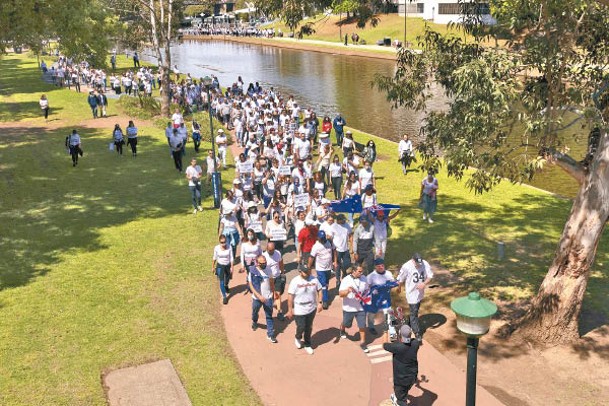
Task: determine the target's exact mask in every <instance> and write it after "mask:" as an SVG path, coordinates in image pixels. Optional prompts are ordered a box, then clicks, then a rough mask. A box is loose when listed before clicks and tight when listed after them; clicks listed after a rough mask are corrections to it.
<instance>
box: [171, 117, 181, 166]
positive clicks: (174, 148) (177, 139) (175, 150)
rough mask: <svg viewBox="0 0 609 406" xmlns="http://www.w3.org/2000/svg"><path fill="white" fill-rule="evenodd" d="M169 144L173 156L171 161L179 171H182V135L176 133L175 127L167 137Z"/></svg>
mask: <svg viewBox="0 0 609 406" xmlns="http://www.w3.org/2000/svg"><path fill="white" fill-rule="evenodd" d="M169 146H170V147H171V155H172V156H173V163H174V164H175V167H176V169H177V170H178V171H179V172H182V146H183V140H182V137H181V136H180V135H179V134H178V130H177V129H176V128H174V129H173V134H171V138H170V139H169Z"/></svg>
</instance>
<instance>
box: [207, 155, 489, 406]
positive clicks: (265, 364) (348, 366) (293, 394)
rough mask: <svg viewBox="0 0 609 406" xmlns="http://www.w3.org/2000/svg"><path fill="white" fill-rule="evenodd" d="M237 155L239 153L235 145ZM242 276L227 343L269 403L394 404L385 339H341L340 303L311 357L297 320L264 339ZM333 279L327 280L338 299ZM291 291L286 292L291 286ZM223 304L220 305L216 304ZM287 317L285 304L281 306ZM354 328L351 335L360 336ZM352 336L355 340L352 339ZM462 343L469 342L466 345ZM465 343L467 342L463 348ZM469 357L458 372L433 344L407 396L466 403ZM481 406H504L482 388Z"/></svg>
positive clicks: (287, 255)
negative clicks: (254, 324) (298, 341)
mask: <svg viewBox="0 0 609 406" xmlns="http://www.w3.org/2000/svg"><path fill="white" fill-rule="evenodd" d="M230 148H231V153H232V155H233V156H237V155H238V154H239V152H241V151H240V148H239V147H238V146H237V144H236V143H233V144H232V145H231V147H230ZM294 256H295V252H294V247H293V246H292V245H290V246H288V247H287V248H286V250H285V251H284V261H285V263H286V270H287V271H288V273H287V275H288V284H289V281H290V280H291V279H292V278H293V277H294V276H296V274H297V272H296V270H295V266H294V264H293V260H294ZM245 286H246V285H245V274H244V273H235V275H234V279H233V280H232V282H231V296H230V301H229V303H228V305H226V306H223V307H222V318H223V320H224V325H225V328H226V332H227V336H228V339H229V342H230V344H231V346H232V348H233V350H234V352H235V355H236V357H237V360H238V361H239V363H240V364H241V367H242V368H243V371H244V372H245V374H246V376H247V377H248V379H249V380H250V382H251V384H252V386H253V388H254V389H255V390H256V392H257V393H258V394H259V396H260V398H261V399H262V401H263V402H264V404H266V405H289V406H298V405H307V406H310V405H323V404H329V405H330V404H331V405H350V406H351V405H362V406H363V405H370V406H377V405H390V404H391V402H390V401H389V396H390V394H391V393H392V392H393V384H392V376H393V375H392V363H391V356H390V354H388V353H387V352H385V351H384V350H383V349H382V340H381V338H375V337H369V340H370V339H371V338H374V340H371V341H370V344H369V349H370V353H368V354H365V353H364V352H362V350H361V349H360V348H359V345H358V342H357V341H356V340H355V338H351V339H347V340H339V339H338V326H339V325H340V320H341V318H342V309H341V300H340V299H339V298H336V299H334V297H333V295H331V298H332V299H334V300H332V302H331V305H330V308H329V309H328V310H326V311H323V312H321V313H319V314H318V315H317V316H316V318H315V322H314V327H313V337H312V343H313V348H314V349H315V354H314V355H308V354H307V353H306V352H304V350H298V349H297V348H296V347H295V345H294V334H295V330H296V327H295V324H294V322H293V321H284V322H280V321H276V323H275V330H276V334H277V340H278V341H279V343H277V344H272V343H271V342H270V341H268V340H267V339H266V330H265V327H264V323H265V320H264V313H263V312H260V313H261V314H260V319H259V325H260V328H259V329H258V330H257V331H252V329H251V327H250V326H251V310H250V309H251V300H252V299H251V295H249V294H245ZM334 286H335V280H334V279H332V280H331V282H330V288H332V289H331V292H332V293H335V289H333V288H334ZM286 291H287V288H286ZM286 297H287V293H286V294H285V295H284V298H283V300H284V301H285V300H287V299H286ZM218 300H220V299H218ZM283 305H284V311H285V310H287V307H286V306H287V303H284V304H283ZM355 331H356V330H355V327H354V328H352V329H351V331H350V334H354V333H355ZM350 337H351V336H350ZM464 342H465V340H464ZM464 345H465V344H464ZM464 368H465V357H464V359H463V366H462V368H461V369H459V368H457V367H456V366H455V365H453V364H452V363H451V362H450V361H449V360H448V359H447V358H446V357H445V356H444V355H442V354H441V353H440V352H438V351H437V350H436V349H434V348H433V347H432V346H431V345H430V344H429V343H427V342H425V344H424V345H423V346H422V347H421V350H420V351H419V377H420V381H419V383H418V384H417V385H416V386H415V387H413V388H412V390H411V391H410V396H409V397H410V400H411V401H412V404H413V405H432V404H433V405H450V406H454V405H459V404H464V403H465V372H464ZM477 395H478V404H479V405H484V406H495V405H501V403H500V402H499V401H498V400H496V399H495V398H494V397H493V396H492V395H490V394H489V393H488V392H487V391H486V390H485V389H483V388H481V387H478V392H477Z"/></svg>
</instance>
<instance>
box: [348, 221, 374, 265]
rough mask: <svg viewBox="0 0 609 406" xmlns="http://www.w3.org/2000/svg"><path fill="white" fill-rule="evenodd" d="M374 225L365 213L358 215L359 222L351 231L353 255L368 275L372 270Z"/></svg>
mask: <svg viewBox="0 0 609 406" xmlns="http://www.w3.org/2000/svg"><path fill="white" fill-rule="evenodd" d="M374 238H375V235H374V226H373V225H372V224H370V219H369V218H368V215H367V214H362V215H361V216H360V217H359V224H358V225H357V227H355V230H354V232H353V257H354V260H355V262H356V263H358V264H361V265H362V266H363V268H364V272H365V273H366V275H368V274H369V273H370V272H372V267H373V262H374Z"/></svg>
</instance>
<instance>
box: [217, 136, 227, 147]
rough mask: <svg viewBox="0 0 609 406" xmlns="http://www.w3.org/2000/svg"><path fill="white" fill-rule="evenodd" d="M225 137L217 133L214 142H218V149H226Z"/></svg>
mask: <svg viewBox="0 0 609 406" xmlns="http://www.w3.org/2000/svg"><path fill="white" fill-rule="evenodd" d="M226 143H227V138H226V135H218V136H217V137H216V144H218V149H220V148H222V149H226Z"/></svg>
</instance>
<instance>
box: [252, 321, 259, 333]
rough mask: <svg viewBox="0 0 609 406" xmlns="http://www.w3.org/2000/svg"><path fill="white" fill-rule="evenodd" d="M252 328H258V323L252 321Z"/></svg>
mask: <svg viewBox="0 0 609 406" xmlns="http://www.w3.org/2000/svg"><path fill="white" fill-rule="evenodd" d="M252 330H254V331H256V330H258V323H254V322H252Z"/></svg>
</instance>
